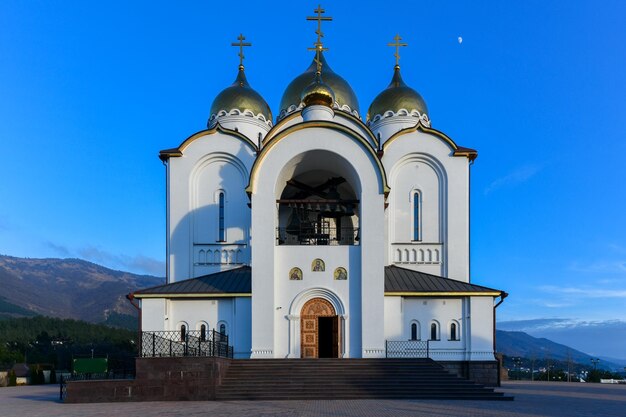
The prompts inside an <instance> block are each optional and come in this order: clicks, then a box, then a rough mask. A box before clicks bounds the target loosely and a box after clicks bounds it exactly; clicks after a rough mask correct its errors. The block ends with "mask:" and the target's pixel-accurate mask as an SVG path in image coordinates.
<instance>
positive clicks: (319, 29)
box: [306, 4, 333, 43]
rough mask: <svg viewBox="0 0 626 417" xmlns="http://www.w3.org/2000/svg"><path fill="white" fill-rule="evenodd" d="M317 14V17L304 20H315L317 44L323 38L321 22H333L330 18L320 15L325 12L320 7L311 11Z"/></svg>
mask: <svg viewBox="0 0 626 417" xmlns="http://www.w3.org/2000/svg"><path fill="white" fill-rule="evenodd" d="M313 11H314V12H315V13H317V16H307V18H306V20H317V30H316V31H315V33H316V34H317V43H322V38H323V37H324V33H323V32H322V22H323V21H327V22H329V21H331V20H333V18H332V17H330V16H322V13H326V10H324V9H322V5H321V4H320V5H318V6H317V9H315V10H313Z"/></svg>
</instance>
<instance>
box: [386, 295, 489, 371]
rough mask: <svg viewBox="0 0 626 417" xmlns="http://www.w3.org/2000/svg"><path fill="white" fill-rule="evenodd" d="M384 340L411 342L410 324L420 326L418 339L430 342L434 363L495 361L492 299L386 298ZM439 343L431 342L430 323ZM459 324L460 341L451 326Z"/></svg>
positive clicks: (458, 335) (436, 341)
mask: <svg viewBox="0 0 626 417" xmlns="http://www.w3.org/2000/svg"><path fill="white" fill-rule="evenodd" d="M385 317H386V320H387V321H386V323H385V339H386V340H392V341H408V340H410V339H411V324H413V323H416V324H417V325H418V340H422V341H426V340H429V348H430V357H431V358H433V359H435V360H442V361H445V360H453V361H454V360H493V359H494V352H493V297H482V296H481V297H455V298H434V297H404V296H386V297H385ZM433 323H435V324H436V325H437V329H438V340H431V324H433ZM452 323H455V324H456V325H457V339H458V340H451V339H450V326H451V324H452Z"/></svg>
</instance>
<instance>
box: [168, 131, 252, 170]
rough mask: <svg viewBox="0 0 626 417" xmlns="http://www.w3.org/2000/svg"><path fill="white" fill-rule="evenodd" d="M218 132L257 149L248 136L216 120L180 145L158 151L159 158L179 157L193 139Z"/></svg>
mask: <svg viewBox="0 0 626 417" xmlns="http://www.w3.org/2000/svg"><path fill="white" fill-rule="evenodd" d="M218 132H219V133H222V134H224V135H228V136H232V137H234V138H235V139H238V140H241V141H242V142H243V143H244V144H246V145H248V146H249V147H250V148H251V149H252V150H253V151H257V150H258V148H257V146H256V145H255V144H254V142H252V141H251V140H250V138H248V137H247V136H245V135H244V134H242V133H239V132H237V131H236V130H231V129H227V128H225V127H223V126H222V125H220V123H219V122H217V123H216V124H215V126H213V127H212V128H210V129H204V130H201V131H199V132H196V133H194V134H193V135H191V136H189V137H188V138H187V139H185V140H184V141H183V142H182V143H181V144H180V145H178V147H177V148H172V149H164V150H162V151H160V152H159V158H160V159H161V161H163V162H165V161H167V160H168V159H169V158H177V157H181V156H183V152H184V151H185V148H187V146H189V145H190V144H191V143H192V142H193V141H195V140H197V139H199V138H201V137H203V136H209V135H214V134H215V133H218Z"/></svg>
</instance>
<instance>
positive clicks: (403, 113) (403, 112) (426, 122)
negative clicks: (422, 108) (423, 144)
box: [367, 109, 430, 127]
mask: <svg viewBox="0 0 626 417" xmlns="http://www.w3.org/2000/svg"><path fill="white" fill-rule="evenodd" d="M398 116H400V117H416V118H418V119H419V123H420V124H421V125H422V126H425V127H430V119H429V118H428V115H427V114H426V113H420V112H419V111H417V110H411V111H409V110H407V109H400V110H398V111H397V112H393V111H391V110H387V111H386V112H385V113H383V114H377V115H375V116H374V117H372V118H371V119H370V120H369V121H368V122H367V125H368V126H372V125H374V124H376V123H378V122H380V121H381V120H383V119H388V118H390V117H398Z"/></svg>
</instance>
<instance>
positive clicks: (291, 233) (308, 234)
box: [276, 225, 359, 246]
mask: <svg viewBox="0 0 626 417" xmlns="http://www.w3.org/2000/svg"><path fill="white" fill-rule="evenodd" d="M358 244H359V228H358V227H339V228H337V227H329V226H322V227H318V226H317V225H315V226H300V227H298V228H295V229H294V228H291V227H277V228H276V245H294V246H295V245H313V246H338V245H358Z"/></svg>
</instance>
